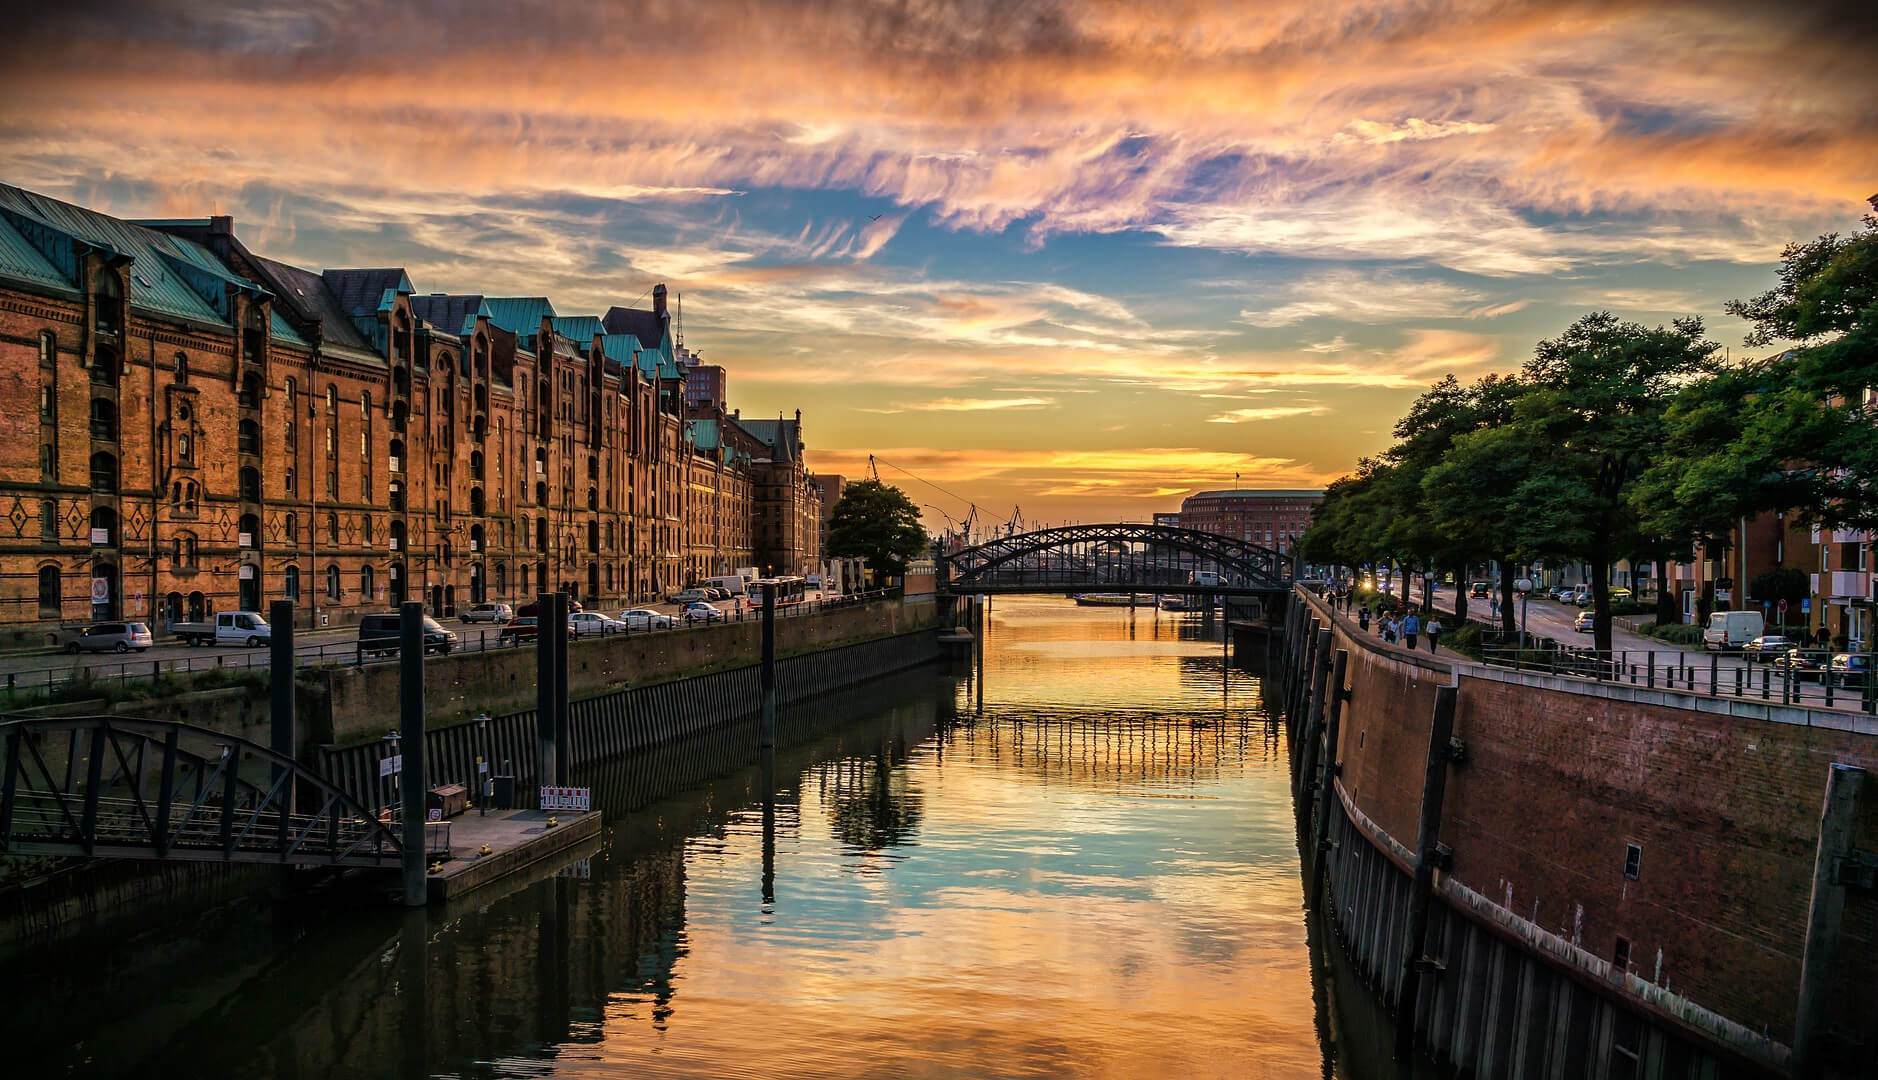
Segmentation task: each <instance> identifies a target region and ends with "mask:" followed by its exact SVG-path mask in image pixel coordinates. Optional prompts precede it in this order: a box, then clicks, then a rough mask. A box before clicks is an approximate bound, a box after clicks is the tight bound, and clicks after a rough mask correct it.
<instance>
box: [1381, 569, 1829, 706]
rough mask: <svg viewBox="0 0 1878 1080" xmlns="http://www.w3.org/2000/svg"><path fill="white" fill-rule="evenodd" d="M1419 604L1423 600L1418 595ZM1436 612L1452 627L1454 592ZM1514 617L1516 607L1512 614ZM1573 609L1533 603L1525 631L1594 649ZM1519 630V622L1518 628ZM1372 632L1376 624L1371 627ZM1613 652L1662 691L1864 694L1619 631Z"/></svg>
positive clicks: (1482, 614)
mask: <svg viewBox="0 0 1878 1080" xmlns="http://www.w3.org/2000/svg"><path fill="white" fill-rule="evenodd" d="M1415 595H1416V599H1417V600H1419V599H1420V597H1421V593H1420V590H1419V589H1418V590H1417V591H1416V594H1415ZM1434 604H1435V608H1436V610H1437V611H1439V612H1444V613H1448V614H1449V618H1448V620H1446V621H1447V622H1448V623H1452V621H1453V619H1452V612H1453V611H1454V589H1453V587H1451V586H1436V588H1435V597H1434ZM1467 610H1468V615H1469V616H1470V617H1471V618H1473V619H1474V620H1476V621H1481V622H1485V621H1488V619H1489V614H1488V613H1489V612H1490V611H1491V606H1490V602H1489V601H1485V600H1471V601H1469V603H1468V609H1467ZM1514 610H1515V611H1516V612H1517V610H1518V608H1517V607H1515V609H1514ZM1580 610H1582V609H1580V608H1578V607H1576V606H1574V605H1571V604H1560V603H1556V602H1554V601H1551V600H1540V599H1538V598H1536V597H1535V598H1533V599H1531V600H1529V601H1528V602H1527V610H1526V631H1527V632H1528V633H1530V634H1532V635H1533V636H1534V637H1547V638H1551V639H1552V640H1554V641H1557V642H1560V643H1561V644H1563V645H1565V646H1567V647H1568V648H1569V647H1573V646H1578V647H1582V648H1585V649H1589V648H1591V634H1590V633H1589V632H1585V633H1580V632H1579V631H1578V630H1577V629H1576V628H1575V626H1574V623H1575V622H1576V620H1577V618H1578V613H1579V611H1580ZM1516 625H1517V622H1516ZM1371 630H1372V632H1374V624H1373V623H1372V624H1371ZM1611 650H1612V651H1613V652H1615V653H1617V654H1618V657H1617V659H1618V661H1619V662H1620V663H1622V664H1624V665H1626V676H1625V679H1626V681H1634V682H1636V683H1638V684H1640V685H1647V684H1649V683H1650V681H1651V679H1652V674H1651V673H1652V670H1654V673H1655V674H1654V679H1655V683H1656V685H1658V686H1665V687H1667V686H1668V685H1669V682H1668V680H1669V679H1670V678H1671V675H1672V673H1673V674H1674V678H1675V686H1676V687H1677V688H1682V689H1687V688H1689V680H1690V678H1691V676H1693V678H1694V689H1696V690H1697V691H1699V692H1702V693H1707V692H1709V689H1710V683H1711V680H1713V681H1714V682H1717V683H1719V684H1720V686H1721V693H1722V695H1723V696H1726V697H1733V696H1735V687H1736V686H1737V685H1739V686H1740V687H1741V694H1742V696H1745V697H1752V698H1755V699H1757V700H1758V699H1761V698H1763V697H1764V698H1765V699H1766V700H1769V701H1784V700H1791V701H1794V702H1797V703H1802V704H1806V705H1813V706H1825V705H1828V704H1830V705H1831V707H1833V708H1849V709H1857V708H1858V707H1859V706H1860V691H1859V689H1858V688H1856V687H1854V688H1852V689H1851V690H1847V689H1846V688H1845V687H1843V686H1835V687H1833V688H1832V694H1831V701H1830V703H1829V702H1828V700H1827V690H1826V687H1825V685H1824V684H1823V683H1819V682H1811V681H1806V680H1799V681H1796V682H1794V684H1793V685H1792V687H1790V688H1789V687H1786V686H1784V685H1783V684H1784V682H1785V678H1784V673H1783V672H1781V671H1780V670H1779V669H1776V668H1774V667H1773V666H1772V665H1770V664H1765V663H1756V662H1751V661H1747V660H1744V659H1742V658H1741V657H1740V656H1739V655H1727V654H1717V653H1712V652H1708V651H1705V650H1703V649H1701V648H1690V647H1678V646H1675V645H1671V644H1668V643H1666V642H1663V641H1659V640H1657V639H1656V638H1653V637H1646V636H1645V635H1643V634H1638V633H1635V632H1633V631H1630V630H1626V629H1624V628H1623V627H1621V626H1612V627H1611ZM1737 680H1739V681H1738V682H1737Z"/></svg>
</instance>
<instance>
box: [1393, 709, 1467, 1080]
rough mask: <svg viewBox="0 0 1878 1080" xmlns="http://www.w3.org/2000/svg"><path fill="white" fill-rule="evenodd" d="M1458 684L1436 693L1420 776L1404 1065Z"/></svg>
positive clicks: (1399, 1030) (1400, 1015)
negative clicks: (1420, 804)
mask: <svg viewBox="0 0 1878 1080" xmlns="http://www.w3.org/2000/svg"><path fill="white" fill-rule="evenodd" d="M1459 694H1460V688H1459V687H1456V686H1442V687H1437V688H1436V689H1435V716H1434V721H1433V722H1432V723H1431V724H1429V726H1428V760H1427V765H1426V768H1425V770H1424V771H1423V773H1422V814H1421V825H1420V827H1419V828H1418V829H1417V830H1416V836H1415V880H1414V883H1413V884H1412V885H1411V886H1410V887H1409V907H1408V927H1407V930H1406V932H1405V933H1404V934H1403V937H1402V992H1401V993H1400V994H1399V995H1397V997H1396V1002H1395V1059H1396V1061H1398V1062H1406V1061H1407V1060H1408V1059H1409V1054H1410V1052H1411V1051H1412V1050H1413V1049H1414V1045H1415V1013H1416V1010H1417V1007H1418V1005H1419V1004H1420V1000H1421V980H1422V969H1423V967H1425V966H1426V961H1425V953H1426V949H1427V940H1426V939H1427V937H1428V902H1429V900H1430V898H1432V897H1433V895H1434V887H1435V866H1436V864H1437V863H1439V862H1441V855H1440V854H1439V849H1440V843H1441V800H1442V797H1443V796H1444V795H1445V794H1446V793H1447V789H1448V762H1449V761H1450V760H1452V759H1453V756H1454V751H1453V745H1452V741H1451V740H1452V739H1453V736H1454V702H1455V699H1456V698H1457V697H1458V696H1459Z"/></svg>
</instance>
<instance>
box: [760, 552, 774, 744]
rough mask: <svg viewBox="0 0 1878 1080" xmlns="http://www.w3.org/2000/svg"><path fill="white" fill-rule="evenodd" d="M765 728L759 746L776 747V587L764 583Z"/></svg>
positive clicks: (763, 686) (769, 583)
mask: <svg viewBox="0 0 1878 1080" xmlns="http://www.w3.org/2000/svg"><path fill="white" fill-rule="evenodd" d="M760 685H761V686H762V688H763V727H762V733H761V738H760V739H759V740H758V743H759V745H761V746H765V747H774V746H775V745H776V586H775V584H773V583H771V582H764V583H763V672H762V682H761V684H760Z"/></svg>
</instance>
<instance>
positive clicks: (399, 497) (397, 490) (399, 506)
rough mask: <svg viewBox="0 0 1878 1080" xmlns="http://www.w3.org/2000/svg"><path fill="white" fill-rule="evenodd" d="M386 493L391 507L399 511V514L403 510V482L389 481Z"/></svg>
mask: <svg viewBox="0 0 1878 1080" xmlns="http://www.w3.org/2000/svg"><path fill="white" fill-rule="evenodd" d="M386 495H387V496H388V497H389V499H390V501H391V502H390V505H391V509H392V510H393V511H395V512H397V513H400V514H401V513H403V512H404V484H403V483H402V482H401V481H397V480H393V481H392V482H391V485H390V487H389V488H388V489H387V491H386Z"/></svg>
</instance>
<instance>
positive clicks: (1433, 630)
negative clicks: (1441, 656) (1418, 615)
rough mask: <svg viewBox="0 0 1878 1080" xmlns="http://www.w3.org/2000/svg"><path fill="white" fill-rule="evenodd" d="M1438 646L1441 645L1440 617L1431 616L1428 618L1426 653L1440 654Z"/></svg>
mask: <svg viewBox="0 0 1878 1080" xmlns="http://www.w3.org/2000/svg"><path fill="white" fill-rule="evenodd" d="M1440 644H1441V616H1439V615H1431V616H1429V618H1428V651H1429V652H1440V651H1441V650H1440V648H1439V646H1440Z"/></svg>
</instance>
